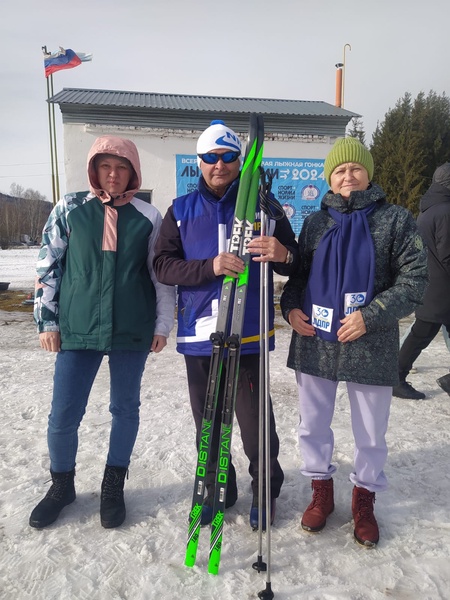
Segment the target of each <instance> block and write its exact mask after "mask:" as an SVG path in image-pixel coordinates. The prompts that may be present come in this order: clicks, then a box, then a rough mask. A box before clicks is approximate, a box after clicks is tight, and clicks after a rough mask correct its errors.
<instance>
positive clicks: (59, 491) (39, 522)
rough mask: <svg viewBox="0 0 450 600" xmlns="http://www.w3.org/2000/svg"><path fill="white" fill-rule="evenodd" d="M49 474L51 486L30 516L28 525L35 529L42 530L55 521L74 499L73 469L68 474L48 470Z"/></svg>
mask: <svg viewBox="0 0 450 600" xmlns="http://www.w3.org/2000/svg"><path fill="white" fill-rule="evenodd" d="M50 474H51V476H52V482H53V484H52V486H51V488H50V489H49V490H48V492H47V494H46V495H45V498H44V499H43V500H41V501H40V502H39V504H38V505H37V506H36V507H35V508H34V509H33V512H32V513H31V515H30V521H29V523H30V525H31V527H36V529H42V528H43V527H47V525H50V524H51V523H53V522H54V521H56V519H57V518H58V517H59V513H60V512H61V511H62V509H63V508H64V507H65V506H67V505H68V504H71V503H72V502H73V501H74V500H75V497H76V494H75V484H74V477H75V469H73V470H72V471H69V472H68V473H67V472H66V473H55V472H54V471H52V470H50Z"/></svg>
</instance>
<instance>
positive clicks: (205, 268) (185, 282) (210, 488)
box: [154, 121, 298, 528]
mask: <svg viewBox="0 0 450 600" xmlns="http://www.w3.org/2000/svg"><path fill="white" fill-rule="evenodd" d="M197 163H198V166H199V168H200V170H201V176H200V179H199V182H198V186H197V189H196V190H195V191H193V192H191V193H189V194H186V195H184V196H180V197H179V198H176V199H175V200H174V201H173V204H172V206H171V207H170V208H169V209H168V211H167V213H166V215H165V217H164V219H163V223H162V226H161V230H160V236H159V238H158V241H157V244H156V248H155V260H154V269H155V273H156V276H157V278H158V280H159V281H160V282H161V283H165V284H170V285H176V286H178V288H177V291H178V332H177V350H178V352H180V353H181V354H183V355H184V358H185V363H186V371H187V378H188V387H189V396H190V402H191V408H192V413H193V416H194V421H195V426H196V432H197V435H196V442H197V448H198V447H199V445H200V443H201V424H202V417H203V410H204V405H205V398H206V391H207V383H208V374H209V364H210V356H211V349H212V346H211V341H210V335H211V333H213V332H214V331H215V328H216V321H217V314H218V305H219V298H220V291H221V288H222V281H223V278H224V276H231V277H238V275H239V273H242V272H243V270H244V264H243V261H242V260H241V259H240V258H239V257H237V256H235V255H234V254H231V253H230V252H228V240H229V239H230V236H231V229H232V224H233V217H234V210H235V206H236V198H237V191H238V186H239V172H240V168H241V163H242V158H241V141H240V139H239V137H238V135H237V134H236V133H235V132H234V131H233V130H232V129H230V128H229V127H226V125H225V124H224V123H223V122H222V121H213V122H212V123H211V125H210V127H208V128H207V129H206V130H205V131H204V132H203V133H202V134H201V135H200V137H199V139H198V142H197ZM280 212H281V218H280V219H279V220H276V221H275V220H272V219H269V224H268V232H267V233H268V235H265V236H260V235H256V236H255V233H256V234H258V233H259V231H260V209H259V204H258V206H257V211H256V220H255V225H254V237H253V239H252V241H251V242H250V243H249V244H248V248H249V250H250V252H251V253H252V254H254V255H255V256H254V257H253V260H252V261H251V264H250V275H249V288H248V294H247V305H246V312H245V319H244V331H243V336H242V346H241V358H240V368H239V381H238V388H237V396H236V417H237V420H238V423H239V426H240V430H241V437H242V442H243V447H244V452H245V454H246V456H247V458H248V460H249V462H250V466H249V473H250V476H251V478H252V491H253V502H252V507H251V510H250V525H251V526H252V527H253V528H257V527H258V450H259V442H258V436H259V415H258V408H259V407H258V397H259V333H260V332H259V328H260V325H259V323H260V320H259V289H260V265H259V263H260V262H270V265H271V267H272V268H271V269H269V290H271V292H272V297H273V273H272V269H273V270H274V271H275V272H277V273H279V274H280V275H289V274H291V273H292V272H293V271H294V269H295V267H296V264H297V261H298V246H297V242H296V240H295V235H294V232H293V231H292V228H291V225H290V223H289V220H288V219H287V217H286V215H285V214H284V212H283V211H282V209H281V207H280ZM269 330H270V344H269V347H270V349H271V350H273V349H274V307H273V303H270V307H269ZM224 379H225V377H224V375H222V386H221V389H220V393H219V398H218V403H217V410H216V420H215V426H214V433H213V439H212V449H211V455H210V464H209V466H208V474H207V479H206V488H207V493H206V497H205V501H204V505H203V511H202V524H203V525H206V524H208V523H210V522H211V519H212V503H213V499H214V486H215V474H216V465H217V456H218V452H219V432H220V420H221V413H222V404H223V392H224V390H223V387H224V386H223V383H224ZM270 434H271V444H270V456H271V494H272V514H271V520H272V521H273V518H274V513H275V499H276V498H277V497H278V496H279V494H280V488H281V485H282V483H283V479H284V475H283V471H282V469H281V467H280V464H279V462H278V458H277V457H278V451H279V440H278V436H277V433H276V429H275V419H274V415H273V411H272V407H271V418H270ZM237 497H238V492H237V484H236V471H235V468H234V465H233V463H232V462H231V461H230V469H229V477H228V487H227V497H226V507H227V508H228V507H230V506H233V505H234V504H235V502H236V500H237ZM264 505H265V504H264ZM263 527H265V514H264V513H263Z"/></svg>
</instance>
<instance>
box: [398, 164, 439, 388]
mask: <svg viewBox="0 0 450 600" xmlns="http://www.w3.org/2000/svg"><path fill="white" fill-rule="evenodd" d="M417 227H418V228H419V231H420V233H421V235H422V238H423V240H424V242H425V245H426V246H427V248H428V279H429V281H428V286H427V289H426V292H425V296H424V299H423V303H422V304H421V305H420V306H418V307H417V308H416V312H415V317H416V318H415V321H414V323H413V325H412V327H411V331H410V332H409V334H408V336H407V337H406V338H405V340H404V341H403V344H402V346H401V348H400V355H399V365H398V368H399V379H400V383H399V385H397V386H395V387H394V390H393V394H394V396H396V397H398V398H409V399H411V400H422V399H423V398H425V394H424V393H423V392H420V391H418V390H416V389H415V388H414V387H413V386H412V385H411V384H410V383H409V382H407V381H406V378H407V377H408V374H409V372H410V371H411V368H412V366H413V363H414V361H415V360H416V359H417V358H418V356H419V355H420V353H421V352H422V350H424V349H425V348H427V346H428V345H429V344H430V343H431V342H432V341H433V340H434V338H435V337H436V335H437V334H438V332H439V330H440V329H441V327H442V326H444V327H445V329H446V331H447V333H449V334H450V302H449V298H450V163H449V162H447V163H445V164H443V165H441V166H440V167H438V168H437V169H436V170H435V172H434V174H433V179H432V183H431V185H430V187H429V188H428V190H427V191H426V192H425V194H424V195H423V196H422V198H421V200H420V213H419V216H418V218H417ZM437 383H438V385H439V386H440V387H441V388H442V389H443V390H444V391H445V392H447V394H449V395H450V373H447V374H446V375H444V376H442V377H440V378H439V379H437Z"/></svg>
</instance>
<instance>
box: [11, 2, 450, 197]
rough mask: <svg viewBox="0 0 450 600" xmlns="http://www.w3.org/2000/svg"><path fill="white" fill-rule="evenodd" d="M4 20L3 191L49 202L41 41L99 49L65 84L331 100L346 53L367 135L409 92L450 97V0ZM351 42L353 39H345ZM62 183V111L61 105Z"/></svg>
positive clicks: (34, 5) (191, 7)
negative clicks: (15, 189)
mask: <svg viewBox="0 0 450 600" xmlns="http://www.w3.org/2000/svg"><path fill="white" fill-rule="evenodd" d="M4 4H5V6H3V7H2V18H1V20H0V81H1V87H0V89H1V93H0V141H1V143H0V192H3V193H8V192H9V190H10V186H11V184H12V183H17V184H18V185H21V186H23V187H24V188H32V189H35V190H37V191H39V192H40V193H42V194H44V195H46V196H47V198H48V199H51V197H52V192H51V175H50V174H51V168H50V145H49V131H48V115H47V103H46V98H47V89H46V79H45V77H44V67H43V54H42V50H41V48H42V46H47V49H48V50H49V51H51V52H55V51H57V50H58V48H59V46H62V47H64V48H71V49H72V50H75V51H78V52H85V53H92V54H93V61H92V62H90V63H83V64H81V65H80V66H78V67H76V68H74V69H70V70H66V71H59V72H58V73H56V74H55V75H54V76H53V81H54V92H55V93H57V92H58V91H60V90H61V89H62V88H64V87H66V88H67V87H75V88H92V89H108V90H129V91H141V92H155V93H166V94H194V95H212V96H233V97H252V98H278V99H295V100H315V101H324V102H329V103H330V104H334V102H335V90H336V68H335V65H336V63H339V62H343V60H344V48H346V50H345V67H346V68H345V81H344V107H345V108H346V109H348V110H351V111H353V112H355V113H358V114H361V115H362V120H363V124H364V127H365V130H366V134H367V136H366V137H367V142H370V141H371V136H372V133H373V131H374V129H375V127H376V125H377V123H378V122H382V121H383V119H384V116H385V114H386V112H387V111H388V110H389V109H390V108H393V107H394V106H395V103H396V102H397V101H398V100H399V99H400V98H401V97H403V96H404V94H405V92H410V93H411V94H412V96H413V97H416V96H417V94H418V93H419V92H421V91H423V92H425V94H428V92H429V91H430V90H434V91H435V92H436V93H438V94H442V93H446V94H450V70H449V69H448V68H446V67H444V65H448V64H449V59H450V46H449V44H448V22H449V18H450V5H449V3H448V0H428V1H427V2H426V3H424V2H423V1H422V0H395V2H393V1H392V0H378V1H377V2H375V3H374V2H366V1H362V0H340V1H339V2H336V0H321V1H320V2H306V1H305V0H295V1H294V0H277V2H269V1H268V0H246V1H245V2H243V1H242V0H227V1H226V2H212V1H211V0H195V1H194V2H186V1H185V0H164V1H160V0H131V1H129V2H119V1H118V0H108V1H105V0H96V1H95V2H93V1H92V0H78V1H77V2H76V3H72V4H70V5H68V4H67V3H56V2H54V3H51V4H42V3H39V2H36V1H35V0H15V1H14V2H8V3H6V2H5V3H4ZM347 44H348V45H349V46H346V45H347ZM56 120H57V127H58V158H59V173H60V178H61V190H62V192H64V191H65V183H64V164H63V141H62V134H61V130H62V127H61V121H62V120H61V114H60V111H59V108H58V107H56Z"/></svg>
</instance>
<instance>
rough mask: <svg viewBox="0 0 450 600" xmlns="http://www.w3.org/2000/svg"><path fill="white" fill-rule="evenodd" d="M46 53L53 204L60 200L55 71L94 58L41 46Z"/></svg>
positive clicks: (66, 50)
mask: <svg viewBox="0 0 450 600" xmlns="http://www.w3.org/2000/svg"><path fill="white" fill-rule="evenodd" d="M41 48H42V52H43V53H44V68H45V77H46V79H47V104H48V130H49V135H50V160H51V164H52V191H53V205H55V204H56V203H57V202H58V200H59V195H60V192H59V171H58V144H57V141H56V138H57V136H56V119H55V103H54V102H50V100H51V98H52V97H53V94H54V92H53V73H54V72H56V71H60V70H61V69H73V67H77V66H78V65H80V64H81V63H82V62H89V61H91V60H92V54H86V53H85V52H79V53H76V52H74V51H73V50H71V49H69V48H67V49H65V48H63V47H62V46H60V47H59V52H55V53H54V54H52V53H51V52H48V51H47V46H41Z"/></svg>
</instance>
